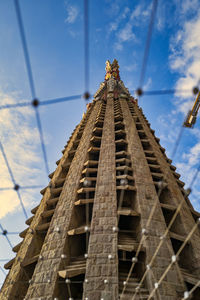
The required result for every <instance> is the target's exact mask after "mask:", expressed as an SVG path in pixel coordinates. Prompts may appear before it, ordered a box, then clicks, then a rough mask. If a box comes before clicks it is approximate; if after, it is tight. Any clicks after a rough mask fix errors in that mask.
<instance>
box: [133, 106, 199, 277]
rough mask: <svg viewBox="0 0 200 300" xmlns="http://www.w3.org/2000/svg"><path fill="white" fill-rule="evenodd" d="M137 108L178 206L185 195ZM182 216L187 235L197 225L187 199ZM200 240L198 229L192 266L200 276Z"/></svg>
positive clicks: (183, 232) (193, 239)
mask: <svg viewBox="0 0 200 300" xmlns="http://www.w3.org/2000/svg"><path fill="white" fill-rule="evenodd" d="M136 110H137V113H138V115H139V117H140V119H141V122H142V125H143V126H144V129H145V132H146V135H147V137H148V139H149V140H150V143H151V146H152V148H153V151H154V152H155V155H156V157H157V159H158V162H159V164H160V167H161V169H162V172H163V174H164V178H165V181H166V182H167V184H168V189H169V191H170V194H171V199H172V201H173V202H174V203H175V204H176V206H178V204H179V203H180V202H181V201H182V200H183V197H184V196H183V194H182V193H181V189H180V187H179V186H178V183H177V182H176V179H175V177H174V175H173V173H172V171H171V169H170V165H169V164H168V162H167V160H166V156H164V155H163V153H162V152H161V151H160V145H159V144H158V143H157V142H156V141H155V139H154V138H153V136H152V133H151V131H150V129H149V127H148V126H147V123H146V121H145V120H144V117H143V116H142V114H141V112H140V110H139V109H138V108H137V107H136ZM180 218H181V222H180V227H182V234H183V236H185V237H186V235H187V234H188V233H189V232H190V231H191V230H192V228H193V226H194V225H195V221H194V218H193V217H192V213H191V210H190V207H189V206H188V205H187V203H186V201H184V203H183V205H182V208H181V210H180ZM199 240H200V231H199V230H198V229H197V230H196V231H195V232H194V233H193V235H192V238H191V239H190V245H191V249H192V253H191V256H192V257H193V259H192V265H191V266H190V267H191V268H192V270H193V272H194V274H196V275H198V276H200V244H199ZM188 254H189V253H188ZM190 263H191V259H190Z"/></svg>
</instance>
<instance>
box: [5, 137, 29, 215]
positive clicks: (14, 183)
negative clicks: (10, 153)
mask: <svg viewBox="0 0 200 300" xmlns="http://www.w3.org/2000/svg"><path fill="white" fill-rule="evenodd" d="M0 150H1V153H2V155H3V158H4V161H5V163H6V166H7V169H8V172H9V175H10V177H11V180H12V182H13V185H14V186H15V187H16V186H17V184H16V181H15V178H14V175H13V172H12V170H11V167H10V164H9V162H8V159H7V155H6V153H5V150H4V147H3V144H2V142H1V141H0ZM15 190H16V192H17V196H18V198H19V201H20V204H21V207H22V210H23V213H24V215H25V217H26V219H27V218H28V215H27V212H26V209H25V206H24V203H23V201H22V198H21V195H20V193H19V191H18V190H17V189H15Z"/></svg>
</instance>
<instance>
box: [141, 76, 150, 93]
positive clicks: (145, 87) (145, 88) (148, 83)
mask: <svg viewBox="0 0 200 300" xmlns="http://www.w3.org/2000/svg"><path fill="white" fill-rule="evenodd" d="M151 85H152V78H151V77H149V78H148V79H147V81H146V83H145V84H144V87H143V89H144V91H145V90H148V89H149V88H150V87H151Z"/></svg>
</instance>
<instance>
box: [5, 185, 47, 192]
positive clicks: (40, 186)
mask: <svg viewBox="0 0 200 300" xmlns="http://www.w3.org/2000/svg"><path fill="white" fill-rule="evenodd" d="M19 188H20V189H21V190H29V189H39V188H42V185H32V186H19ZM13 189H15V188H13V187H3V188H0V191H10V190H13Z"/></svg>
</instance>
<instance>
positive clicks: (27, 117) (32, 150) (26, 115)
mask: <svg viewBox="0 0 200 300" xmlns="http://www.w3.org/2000/svg"><path fill="white" fill-rule="evenodd" d="M16 102H18V100H17V97H16V95H14V94H12V95H7V94H5V93H3V92H0V103H1V104H4V103H16ZM33 124H34V125H33ZM0 140H1V142H2V143H3V145H4V149H5V151H6V155H7V158H8V161H9V164H10V166H11V169H12V170H13V173H14V177H15V179H16V182H17V184H19V185H21V186H24V185H26V186H29V185H41V184H44V182H45V181H44V179H42V177H43V178H46V176H44V173H43V170H41V165H42V164H43V161H42V156H41V150H40V139H39V134H38V131H37V128H36V126H35V114H34V111H33V109H32V108H20V109H19V108H18V109H10V110H1V111H0ZM0 166H1V171H0V187H1V188H2V187H13V183H12V181H11V179H10V175H9V173H8V170H7V166H6V164H5V161H4V159H3V156H2V154H0ZM42 175H43V176H42ZM35 192H36V191H34V190H33V191H32V190H26V191H25V190H23V200H24V203H25V206H26V207H30V206H32V205H33V202H34V200H35ZM37 194H38V191H37ZM5 199H6V201H5ZM36 199H37V198H36ZM0 202H1V209H0V218H2V217H4V216H5V215H7V214H8V213H13V212H15V211H16V210H19V209H21V207H20V205H19V199H18V198H17V194H16V192H14V191H13V190H10V191H0Z"/></svg>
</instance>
